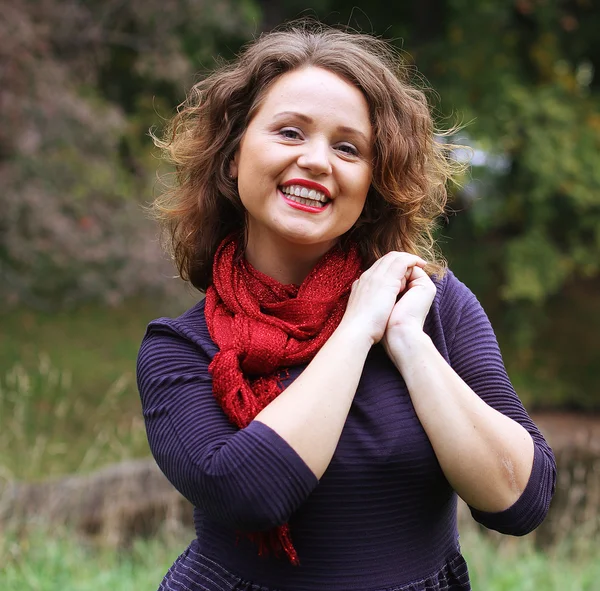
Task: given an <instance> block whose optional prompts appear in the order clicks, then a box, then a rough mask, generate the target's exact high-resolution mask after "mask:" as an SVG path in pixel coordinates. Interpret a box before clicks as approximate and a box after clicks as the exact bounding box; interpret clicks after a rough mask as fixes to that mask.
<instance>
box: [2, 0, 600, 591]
mask: <svg viewBox="0 0 600 591" xmlns="http://www.w3.org/2000/svg"><path fill="white" fill-rule="evenodd" d="M302 16H305V17H306V16H309V17H317V18H319V19H321V20H322V21H324V22H327V23H330V24H337V23H342V24H345V25H349V26H351V27H352V28H354V29H358V30H361V31H363V32H368V33H373V34H376V35H378V36H382V37H384V38H386V39H388V40H391V41H392V42H393V43H394V44H395V45H396V46H397V47H398V49H399V50H400V51H402V52H403V55H404V59H405V61H406V63H407V65H409V66H410V67H411V69H412V68H413V67H414V68H415V69H414V72H415V76H414V83H415V84H417V85H419V86H421V87H424V86H428V87H431V88H433V89H435V92H434V91H429V98H430V101H431V105H432V108H433V110H434V112H435V115H436V120H437V124H438V126H439V127H440V128H441V129H443V128H448V127H450V126H451V125H453V124H456V123H459V124H461V125H462V131H461V132H460V134H459V135H458V136H457V137H456V138H453V139H454V141H457V142H459V143H461V144H464V145H468V146H471V148H472V159H471V167H470V170H469V174H468V175H467V176H465V178H464V179H463V182H462V186H461V187H452V201H451V204H450V208H449V211H448V216H447V218H446V219H445V220H442V224H441V227H440V230H439V241H440V245H441V248H442V250H443V252H444V254H445V256H446V257H447V259H448V261H449V263H450V267H451V268H452V269H453V270H454V272H455V273H456V274H457V275H458V276H459V278H460V279H462V281H464V282H465V283H466V284H467V285H468V286H469V287H470V288H471V289H472V290H473V291H474V292H475V293H476V294H477V296H478V297H479V298H480V300H481V301H482V303H483V305H484V307H485V309H486V310H487V312H488V314H489V316H490V317H491V320H492V323H493V325H494V327H495V328H496V331H497V335H498V339H499V341H500V344H501V347H502V350H503V353H504V356H505V362H506V365H507V368H508V371H509V374H510V376H511V378H512V380H513V383H514V385H515V387H516V388H517V391H518V392H519V394H520V396H521V398H522V399H523V401H524V403H525V404H526V406H527V408H528V409H529V410H530V412H531V413H532V415H533V416H534V419H535V420H536V421H537V422H538V424H539V425H540V426H541V428H542V429H543V431H544V432H545V434H546V435H547V437H548V439H549V440H550V443H551V444H552V446H553V447H554V449H555V452H556V454H557V458H558V460H559V469H560V478H559V483H558V492H557V495H556V498H555V502H554V503H553V506H552V509H551V513H550V516H549V518H548V520H547V521H546V523H545V524H544V525H543V526H542V527H541V528H540V530H539V531H538V532H537V533H535V534H533V535H530V536H527V537H526V538H524V539H519V540H515V539H512V538H503V537H500V536H494V535H488V534H486V533H484V532H482V531H480V530H479V529H478V528H477V527H475V526H474V525H473V524H472V523H470V522H469V518H468V517H466V516H464V518H463V519H462V526H461V532H462V545H463V551H464V553H465V555H466V557H467V560H468V562H469V564H470V567H471V574H472V579H473V585H474V589H476V590H491V591H497V590H511V591H512V590H521V589H523V590H525V589H541V590H553V589H556V590H558V589H560V590H561V591H563V590H569V591H578V590H598V589H600V543H599V541H600V305H599V303H600V72H599V69H600V33H599V31H600V3H598V2H594V0H479V1H478V2H467V1H466V0H418V1H413V2H387V1H384V0H370V1H369V2H360V1H355V2H353V3H349V2H347V1H344V0H315V1H313V2H309V1H308V0H304V1H302V2H301V1H300V0H282V1H281V0H280V1H275V0H219V1H218V2H213V1H209V0H129V1H123V0H102V1H100V0H87V1H85V2H83V1H81V0H79V1H78V0H21V1H20V2H18V3H17V2H14V1H11V0H0V117H1V125H0V182H1V186H2V191H1V192H0V204H1V210H0V211H1V213H0V300H1V303H2V305H1V306H0V493H1V495H0V588H1V589H2V590H3V591H12V590H17V589H19V590H23V589H31V590H43V591H51V590H52V591H54V590H56V591H58V590H60V591H71V590H73V591H75V590H77V591H85V590H87V589H90V590H92V589H94V590H97V589H101V588H104V589H111V590H120V589H123V590H125V589H127V590H130V589H136V590H143V589H149V590H151V589H155V588H156V587H157V586H158V584H159V581H160V579H161V577H162V575H163V573H164V572H165V571H166V569H167V568H168V566H169V565H170V564H171V562H172V561H173V559H174V558H175V557H176V556H177V554H178V553H179V552H181V551H183V549H184V548H185V546H186V545H187V543H188V542H189V539H190V536H191V533H190V531H189V529H188V527H189V518H190V514H189V507H187V505H186V504H185V503H183V502H182V501H181V500H180V499H179V497H178V496H177V495H174V494H173V492H172V491H171V489H170V488H169V487H168V486H167V485H166V484H165V482H164V481H163V480H162V479H161V476H160V474H159V473H158V472H157V470H156V469H155V468H154V467H153V464H152V461H149V460H148V459H147V458H148V455H149V451H148V447H147V442H146V437H145V431H144V425H143V422H142V419H141V412H140V404H139V397H138V394H137V389H136V385H135V359H136V354H137V348H138V346H139V343H140V340H141V338H142V336H143V333H144V330H145V326H146V324H147V323H148V321H149V320H151V319H153V318H155V317H158V316H172V315H177V314H178V313H180V312H182V311H183V310H185V309H186V308H188V307H189V306H191V305H193V303H194V302H196V301H197V300H198V298H199V294H197V293H194V292H193V291H191V290H190V289H189V288H187V287H186V286H185V285H183V283H182V282H181V281H179V280H178V279H176V278H175V277H174V275H175V270H174V268H173V267H172V265H171V263H170V262H169V261H168V260H167V259H166V258H165V256H164V255H163V254H161V250H160V247H159V244H158V240H157V230H156V228H155V226H154V225H153V224H152V223H151V222H149V221H148V220H147V218H146V216H145V213H144V209H143V208H144V205H147V204H148V202H149V201H151V200H152V197H153V195H156V194H157V192H159V191H160V188H161V184H160V179H159V177H160V175H161V174H164V173H168V169H167V168H166V166H165V165H163V164H161V162H160V160H159V159H158V154H157V151H156V149H155V148H154V147H153V144H152V141H151V140H150V138H149V134H148V131H149V129H150V128H155V129H156V130H157V131H159V132H160V129H161V128H162V126H163V125H164V123H165V121H166V119H168V118H169V117H171V116H172V115H173V114H174V112H175V109H176V106H177V105H178V104H179V103H180V102H181V101H182V100H183V98H184V96H185V92H186V89H188V88H189V87H190V86H191V85H192V84H193V83H194V81H195V80H197V79H198V77H199V76H201V75H202V73H203V72H207V71H209V70H211V69H212V68H213V67H214V66H215V65H216V63H217V61H218V60H221V59H225V60H226V59H230V58H232V57H233V56H234V55H235V54H236V53H237V52H238V51H239V49H240V47H241V46H242V45H243V44H244V43H245V42H247V41H248V40H250V39H252V38H254V37H256V36H257V35H259V34H260V33H261V32H262V31H267V30H269V29H271V28H272V27H274V26H276V25H277V24H279V23H282V22H284V21H285V20H288V19H292V18H296V17H302ZM417 68H418V73H417ZM456 156H457V158H465V157H466V155H465V154H463V153H462V152H458V153H457V154H456ZM186 523H188V526H186Z"/></svg>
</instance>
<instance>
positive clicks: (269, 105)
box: [257, 67, 371, 134]
mask: <svg viewBox="0 0 600 591" xmlns="http://www.w3.org/2000/svg"><path fill="white" fill-rule="evenodd" d="M280 111H296V112H300V113H304V114H306V115H308V116H309V117H311V118H314V117H322V118H334V119H335V120H336V121H339V120H345V121H346V122H348V120H349V119H350V118H351V119H352V122H353V125H355V126H357V125H360V126H361V131H362V132H363V133H365V134H366V133H367V132H370V130H371V123H370V115H369V105H368V103H367V101H366V99H365V97H364V95H363V93H362V92H361V91H360V90H359V89H358V88H357V87H356V86H353V85H352V84H350V83H349V82H348V81H346V80H344V79H343V78H342V77H341V76H338V75H337V74H335V73H333V72H330V71H329V70H325V69H323V68H317V67H307V68H302V69H300V70H293V71H292V72H288V73H286V74H283V75H282V76H280V77H279V78H278V79H277V80H276V81H275V82H274V83H273V85H272V86H271V87H270V88H269V90H268V91H267V92H266V94H265V95H264V96H263V97H262V101H261V104H260V106H259V109H258V112H257V115H259V114H260V115H262V116H263V117H272V116H274V115H276V113H277V112H280Z"/></svg>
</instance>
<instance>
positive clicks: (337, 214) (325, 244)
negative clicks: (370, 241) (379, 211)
mask: <svg viewBox="0 0 600 591" xmlns="http://www.w3.org/2000/svg"><path fill="white" fill-rule="evenodd" d="M372 152H373V130H372V127H371V123H370V117H369V108H368V105H367V102H366V100H365V98H364V96H363V94H362V93H361V92H360V91H359V90H358V89H357V88H356V87H354V86H352V85H351V84H349V83H348V82H346V81H345V80H344V79H342V78H340V77H339V76H338V75H336V74H334V73H332V72H329V71H327V70H324V69H321V68H316V67H307V68H303V69H301V70H294V71H292V72H289V73H287V74H284V75H283V76H281V77H280V78H278V79H277V80H276V81H275V82H274V84H273V86H272V87H271V88H270V89H269V91H268V92H267V93H266V95H265V96H264V97H263V101H262V104H261V105H260V107H259V109H258V111H257V113H256V114H255V116H254V117H253V119H252V120H251V122H250V124H249V125H248V128H247V129H246V132H245V134H244V136H243V138H242V141H241V143H240V147H239V149H238V151H237V152H236V154H235V157H234V160H233V162H232V165H231V172H232V174H233V175H234V176H236V177H237V179H238V191H239V195H240V198H241V201H242V203H243V205H244V207H245V208H246V210H247V219H248V228H247V229H248V235H247V239H248V249H252V250H253V251H254V252H255V253H257V252H267V253H268V252H270V251H271V250H270V249H274V248H275V249H278V248H288V247H289V246H290V245H295V246H298V247H303V248H305V249H308V250H310V251H311V252H314V253H315V254H323V253H325V252H326V251H327V250H329V248H331V246H333V244H335V242H336V241H337V239H338V238H339V237H340V236H341V235H342V234H344V233H345V232H347V231H348V230H349V229H350V228H351V227H352V226H353V224H354V223H355V222H356V220H357V219H358V217H359V216H360V213H361V211H362V209H363V206H364V204H365V200H366V197H367V191H368V190H369V187H370V184H371V176H372V164H371V161H372V156H373V154H372ZM264 249H267V250H266V251H265V250H264Z"/></svg>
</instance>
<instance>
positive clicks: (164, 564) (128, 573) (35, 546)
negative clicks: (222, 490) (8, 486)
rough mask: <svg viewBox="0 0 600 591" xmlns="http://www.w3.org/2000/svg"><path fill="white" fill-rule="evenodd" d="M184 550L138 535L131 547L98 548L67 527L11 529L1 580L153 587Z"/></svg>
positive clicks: (7, 590)
mask: <svg viewBox="0 0 600 591" xmlns="http://www.w3.org/2000/svg"><path fill="white" fill-rule="evenodd" d="M184 545H185V544H183V543H182V544H180V546H184ZM182 550H183V548H181V547H180V548H178V549H176V548H175V544H173V543H171V544H167V543H165V542H164V541H162V540H154V541H144V540H138V541H136V542H135V543H134V545H133V546H132V548H130V549H128V550H126V551H125V550H116V549H110V548H103V549H98V548H94V547H91V546H86V545H84V544H82V543H81V542H80V541H78V540H76V539H73V537H72V536H70V535H69V532H68V531H65V530H62V531H59V532H57V531H53V532H52V534H49V533H48V532H46V531H44V530H43V529H40V530H37V531H32V532H30V533H29V535H26V536H22V537H17V536H11V535H8V536H5V537H4V538H0V565H1V566H0V585H1V588H2V591H22V590H23V589H27V590H28V591H98V590H99V589H110V590H111V591H132V590H133V589H135V590H139V591H143V590H148V591H150V590H152V589H156V588H158V585H159V583H160V581H161V579H162V577H163V576H164V574H165V572H166V571H167V569H168V568H169V566H170V565H171V564H172V562H173V560H175V558H176V556H177V554H178V552H181V551H182Z"/></svg>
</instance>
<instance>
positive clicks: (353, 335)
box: [334, 318, 375, 351]
mask: <svg viewBox="0 0 600 591" xmlns="http://www.w3.org/2000/svg"><path fill="white" fill-rule="evenodd" d="M334 334H335V335H336V336H337V337H339V338H340V340H341V341H342V342H345V343H354V344H355V345H357V346H358V347H361V348H362V347H364V348H366V349H367V351H368V350H369V349H370V348H371V347H372V346H373V345H374V344H375V339H374V338H373V337H372V336H371V334H370V333H369V331H368V330H366V328H365V327H364V326H363V325H361V324H360V323H359V322H353V321H350V320H348V319H346V318H342V321H341V322H340V324H339V326H338V327H337V328H336V330H335V333H334Z"/></svg>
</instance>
